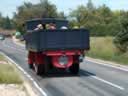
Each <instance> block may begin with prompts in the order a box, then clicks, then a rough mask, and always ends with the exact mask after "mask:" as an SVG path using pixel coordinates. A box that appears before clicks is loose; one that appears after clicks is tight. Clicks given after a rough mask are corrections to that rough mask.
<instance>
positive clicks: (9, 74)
mask: <svg viewBox="0 0 128 96" xmlns="http://www.w3.org/2000/svg"><path fill="white" fill-rule="evenodd" d="M0 61H6V59H5V58H4V57H3V56H2V55H1V54H0ZM3 83H4V84H22V79H21V78H20V76H19V74H18V71H17V70H16V69H15V67H14V66H12V65H10V64H8V63H7V64H2V63H0V84H3Z"/></svg>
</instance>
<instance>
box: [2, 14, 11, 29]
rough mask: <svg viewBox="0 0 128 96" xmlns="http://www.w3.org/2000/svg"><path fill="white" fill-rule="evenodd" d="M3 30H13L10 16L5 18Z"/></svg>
mask: <svg viewBox="0 0 128 96" xmlns="http://www.w3.org/2000/svg"><path fill="white" fill-rule="evenodd" d="M3 28H4V29H12V24H11V20H10V19H9V17H8V16H7V17H6V18H4V22H3Z"/></svg>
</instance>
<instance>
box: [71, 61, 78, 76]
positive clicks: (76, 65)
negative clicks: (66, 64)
mask: <svg viewBox="0 0 128 96" xmlns="http://www.w3.org/2000/svg"><path fill="white" fill-rule="evenodd" d="M79 69H80V64H79V63H75V64H72V66H71V67H70V68H69V70H70V72H71V73H72V74H74V75H77V74H78V73H79Z"/></svg>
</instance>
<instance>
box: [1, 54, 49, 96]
mask: <svg viewBox="0 0 128 96" xmlns="http://www.w3.org/2000/svg"><path fill="white" fill-rule="evenodd" d="M0 53H1V54H3V55H4V56H5V57H6V58H7V59H8V60H9V61H10V62H12V63H14V64H15V65H16V67H17V68H18V69H19V70H20V71H22V72H23V74H24V75H26V76H27V77H28V78H29V79H30V80H31V81H32V82H33V84H34V85H35V87H36V88H37V89H38V90H39V91H40V92H41V94H42V95H43V96H47V94H46V92H45V91H44V90H42V89H41V88H40V87H39V85H38V84H37V83H36V81H35V80H34V79H33V78H32V77H31V76H30V75H29V74H28V73H27V72H26V71H25V70H24V69H23V68H22V67H20V66H19V65H18V64H17V63H16V62H15V61H13V60H12V59H11V58H10V57H8V56H7V55H6V54H4V53H2V52H0Z"/></svg>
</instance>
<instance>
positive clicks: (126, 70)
mask: <svg viewBox="0 0 128 96" xmlns="http://www.w3.org/2000/svg"><path fill="white" fill-rule="evenodd" d="M86 61H89V62H93V63H96V64H99V65H103V66H107V67H112V68H115V69H118V70H122V71H125V72H128V69H127V68H122V67H121V66H122V65H120V67H118V66H114V65H112V64H105V63H101V62H97V61H94V60H89V59H86Z"/></svg>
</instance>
